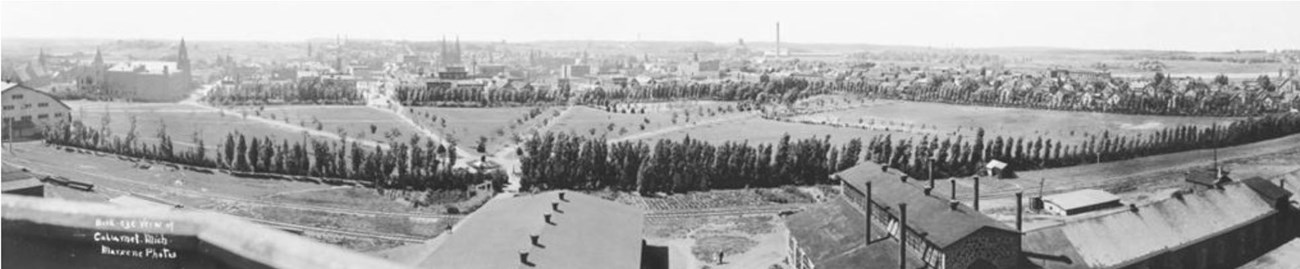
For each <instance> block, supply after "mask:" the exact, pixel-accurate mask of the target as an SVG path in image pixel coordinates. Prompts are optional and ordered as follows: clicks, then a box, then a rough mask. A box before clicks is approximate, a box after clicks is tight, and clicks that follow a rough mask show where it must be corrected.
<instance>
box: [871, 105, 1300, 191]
mask: <svg viewBox="0 0 1300 269" xmlns="http://www.w3.org/2000/svg"><path fill="white" fill-rule="evenodd" d="M1296 133H1300V115H1298V114H1296V113H1284V114H1272V115H1267V116H1264V117H1253V118H1247V119H1243V120H1239V121H1235V122H1232V123H1231V124H1228V125H1227V126H1219V125H1214V126H1208V127H1204V126H1178V127H1171V128H1165V129H1162V130H1160V131H1157V132H1152V133H1149V134H1147V135H1145V136H1142V135H1134V136H1119V135H1111V134H1110V132H1109V131H1104V132H1102V133H1101V134H1099V135H1085V136H1086V137H1087V139H1086V140H1083V141H1081V142H1077V143H1065V142H1063V141H1053V140H1052V139H1050V138H1049V139H1043V137H1041V136H1039V137H1037V138H1032V139H1026V138H1024V137H1015V138H1012V137H1002V136H997V137H994V138H988V139H986V138H985V135H984V130H983V129H979V130H977V132H976V135H975V137H974V139H973V141H964V138H963V137H962V136H947V137H943V138H940V137H939V136H937V135H936V136H929V135H926V136H923V137H921V138H920V139H915V138H907V139H903V138H897V139H895V138H894V137H893V136H892V135H877V136H875V137H872V138H871V139H870V140H868V142H867V146H866V155H865V156H863V158H864V159H866V160H870V161H872V162H875V163H879V164H883V165H888V166H890V167H894V168H898V169H899V170H902V171H904V172H905V173H907V174H908V175H910V176H913V177H916V178H928V177H929V176H930V175H931V174H930V173H931V172H933V175H934V178H945V177H961V176H971V175H974V174H975V173H977V172H979V171H980V169H982V168H983V165H984V164H986V163H988V162H989V161H990V160H998V161H1001V162H1005V163H1007V164H1009V165H1010V167H1011V168H1012V169H1014V170H1035V169H1045V168H1056V167H1068V166H1074V165H1081V164H1091V163H1101V162H1110V161H1118V160H1126V159H1132V158H1138V157H1145V156H1152V155H1159V154H1166V153H1173V152H1182V151H1189V150H1198V149H1208V148H1213V147H1226V146H1234V145H1242V144H1248V143H1253V142H1259V141H1263V140H1268V139H1273V138H1278V137H1282V136H1287V135H1291V134H1296ZM931 168H933V170H931Z"/></svg>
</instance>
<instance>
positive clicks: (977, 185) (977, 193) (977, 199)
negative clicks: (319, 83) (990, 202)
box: [973, 177, 980, 211]
mask: <svg viewBox="0 0 1300 269" xmlns="http://www.w3.org/2000/svg"><path fill="white" fill-rule="evenodd" d="M973 204H975V206H974V207H975V211H980V177H975V201H974V202H973Z"/></svg>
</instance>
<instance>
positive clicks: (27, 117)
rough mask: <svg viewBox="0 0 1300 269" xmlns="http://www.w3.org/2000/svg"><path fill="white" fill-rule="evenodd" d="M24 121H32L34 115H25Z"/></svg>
mask: <svg viewBox="0 0 1300 269" xmlns="http://www.w3.org/2000/svg"><path fill="white" fill-rule="evenodd" d="M21 120H22V121H32V116H23V117H22V119H21Z"/></svg>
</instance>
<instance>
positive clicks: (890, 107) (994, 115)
mask: <svg viewBox="0 0 1300 269" xmlns="http://www.w3.org/2000/svg"><path fill="white" fill-rule="evenodd" d="M867 102H868V103H867V104H865V105H864V106H862V107H858V108H854V109H846V110H838V111H831V112H823V113H815V114H809V115H801V116H795V117H792V118H791V119H792V120H796V121H814V122H826V123H841V124H848V125H856V126H868V127H869V128H873V129H876V130H883V129H886V128H887V129H889V130H890V132H892V133H896V135H895V136H898V135H900V134H901V135H924V134H935V133H938V134H953V133H954V132H955V133H957V134H962V135H966V136H973V135H974V130H975V129H976V128H984V130H985V136H986V137H989V136H998V135H1001V136H1011V137H1026V138H1034V137H1038V136H1040V135H1041V136H1043V138H1044V139H1046V138H1051V139H1053V140H1057V141H1080V140H1082V139H1086V136H1085V135H1084V134H1096V135H1100V134H1101V133H1102V132H1103V131H1110V133H1111V135H1112V136H1114V135H1134V134H1146V133H1150V132H1152V131H1157V130H1160V129H1161V128H1167V127H1176V126H1181V125H1197V126H1208V125H1212V124H1216V123H1217V124H1225V123H1229V122H1231V121H1234V120H1237V119H1238V118H1229V117H1177V116H1149V115H1122V114H1108V113H1094V112H1072V111H1055V110H1034V109H1021V108H1001V107H981V106H964V105H950V104H937V103H921V102H907V101H867Z"/></svg>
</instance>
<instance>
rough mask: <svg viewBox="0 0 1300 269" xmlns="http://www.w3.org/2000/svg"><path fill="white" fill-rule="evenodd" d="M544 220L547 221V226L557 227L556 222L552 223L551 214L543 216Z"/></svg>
mask: <svg viewBox="0 0 1300 269" xmlns="http://www.w3.org/2000/svg"><path fill="white" fill-rule="evenodd" d="M542 220H543V221H546V224H551V225H555V222H551V213H546V214H542Z"/></svg>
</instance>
